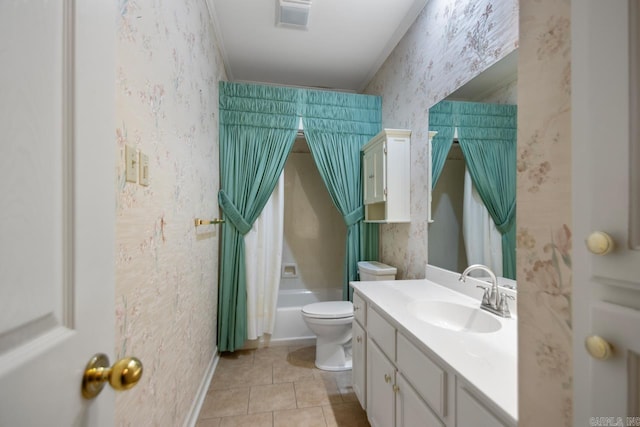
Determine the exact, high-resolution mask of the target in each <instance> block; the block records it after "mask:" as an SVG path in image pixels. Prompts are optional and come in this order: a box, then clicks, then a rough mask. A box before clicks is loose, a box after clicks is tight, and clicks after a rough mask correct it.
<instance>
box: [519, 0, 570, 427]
mask: <svg viewBox="0 0 640 427" xmlns="http://www.w3.org/2000/svg"><path fill="white" fill-rule="evenodd" d="M570 16H571V2H570V0H539V1H531V0H521V2H520V51H519V64H518V164H517V168H518V193H517V197H518V206H517V218H518V225H517V264H518V269H517V276H518V315H519V323H518V328H519V329H518V333H519V337H520V339H519V345H518V346H519V355H520V358H519V378H520V381H519V400H520V408H519V418H520V424H519V425H521V426H533V425H554V426H571V425H572V422H573V421H572V399H573V393H572V389H573V385H572V369H573V366H572V329H571V293H572V269H571V248H572V234H571V33H570V31H571V25H570Z"/></svg>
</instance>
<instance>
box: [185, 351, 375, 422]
mask: <svg viewBox="0 0 640 427" xmlns="http://www.w3.org/2000/svg"><path fill="white" fill-rule="evenodd" d="M314 359H315V347H268V348H261V349H257V350H242V351H237V352H235V353H223V354H222V355H221V356H220V361H219V363H218V366H217V368H216V372H215V374H214V375H213V379H212V381H211V386H210V388H209V392H208V393H207V397H206V398H205V401H204V403H203V405H202V409H201V410H200V415H199V418H198V423H197V424H196V426H197V427H231V426H251V427H262V426H265V427H298V426H300V427H316V426H317V427H361V426H362V427H369V422H368V421H367V415H366V413H365V412H364V411H363V410H362V408H361V407H360V403H358V399H357V397H356V395H355V394H354V392H353V388H352V387H351V371H344V372H327V371H321V370H319V369H317V368H316V367H315V366H314V364H313V361H314Z"/></svg>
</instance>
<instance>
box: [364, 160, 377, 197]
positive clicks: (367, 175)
mask: <svg viewBox="0 0 640 427" xmlns="http://www.w3.org/2000/svg"><path fill="white" fill-rule="evenodd" d="M375 169H376V168H375V156H374V155H373V152H371V151H368V152H366V153H364V156H363V158H362V185H363V187H364V189H363V197H364V204H365V205H369V204H371V203H375V202H374V200H375V178H376V175H375Z"/></svg>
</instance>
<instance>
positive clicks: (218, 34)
mask: <svg viewBox="0 0 640 427" xmlns="http://www.w3.org/2000/svg"><path fill="white" fill-rule="evenodd" d="M205 3H206V5H207V9H208V10H209V17H210V18H211V26H212V27H213V37H214V39H215V42H216V44H217V46H216V47H217V49H218V51H219V52H220V56H221V57H222V64H223V65H224V71H225V73H226V74H227V79H228V80H229V81H230V82H232V81H233V73H232V72H231V66H230V65H229V64H230V62H229V56H228V55H227V51H226V49H225V48H224V39H223V37H222V31H221V30H220V21H218V14H217V13H216V8H215V6H214V4H213V0H206V1H205Z"/></svg>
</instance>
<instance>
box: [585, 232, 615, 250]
mask: <svg viewBox="0 0 640 427" xmlns="http://www.w3.org/2000/svg"><path fill="white" fill-rule="evenodd" d="M586 243H587V249H589V252H591V253H592V254H594V255H606V254H608V253H609V252H611V251H612V250H613V248H614V246H615V244H614V242H613V239H612V238H611V236H609V235H608V234H607V233H605V232H604V231H594V232H593V233H591V234H589V237H587V241H586Z"/></svg>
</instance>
